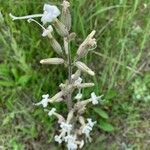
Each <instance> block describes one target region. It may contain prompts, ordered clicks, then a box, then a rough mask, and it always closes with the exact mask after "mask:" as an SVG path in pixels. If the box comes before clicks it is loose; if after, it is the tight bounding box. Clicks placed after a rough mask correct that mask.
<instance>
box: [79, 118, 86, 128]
mask: <svg viewBox="0 0 150 150" xmlns="http://www.w3.org/2000/svg"><path fill="white" fill-rule="evenodd" d="M79 122H80V123H81V125H82V126H85V120H84V118H83V117H82V116H80V117H79Z"/></svg>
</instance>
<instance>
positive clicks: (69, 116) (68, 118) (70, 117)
mask: <svg viewBox="0 0 150 150" xmlns="http://www.w3.org/2000/svg"><path fill="white" fill-rule="evenodd" d="M73 114H74V110H71V111H70V112H69V113H68V116H67V123H70V121H71V119H72V118H73Z"/></svg>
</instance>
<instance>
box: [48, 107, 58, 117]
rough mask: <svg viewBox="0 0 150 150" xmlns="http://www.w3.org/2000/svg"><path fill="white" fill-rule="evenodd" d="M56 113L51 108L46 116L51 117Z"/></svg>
mask: <svg viewBox="0 0 150 150" xmlns="http://www.w3.org/2000/svg"><path fill="white" fill-rule="evenodd" d="M55 112H56V108H52V109H51V110H50V111H49V112H48V115H49V116H52V115H53V114H54V113H55Z"/></svg>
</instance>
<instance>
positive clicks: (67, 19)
mask: <svg viewBox="0 0 150 150" xmlns="http://www.w3.org/2000/svg"><path fill="white" fill-rule="evenodd" d="M62 6H63V8H62V14H61V21H62V23H63V24H64V25H65V26H66V27H67V29H68V31H70V29H71V14H70V11H69V7H70V3H69V2H68V1H66V0H64V1H63V3H62Z"/></svg>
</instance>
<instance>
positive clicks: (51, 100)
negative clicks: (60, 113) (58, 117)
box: [49, 91, 63, 103]
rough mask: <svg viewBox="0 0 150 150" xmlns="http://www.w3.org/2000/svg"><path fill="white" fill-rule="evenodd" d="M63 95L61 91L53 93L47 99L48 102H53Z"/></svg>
mask: <svg viewBox="0 0 150 150" xmlns="http://www.w3.org/2000/svg"><path fill="white" fill-rule="evenodd" d="M62 96H63V92H62V91H60V92H58V93H57V94H55V95H54V96H53V97H52V98H50V99H49V102H50V103H53V102H55V101H57V99H60V98H61V97H62Z"/></svg>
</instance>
